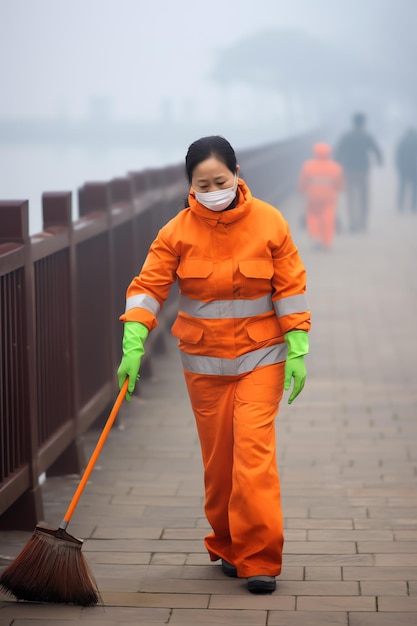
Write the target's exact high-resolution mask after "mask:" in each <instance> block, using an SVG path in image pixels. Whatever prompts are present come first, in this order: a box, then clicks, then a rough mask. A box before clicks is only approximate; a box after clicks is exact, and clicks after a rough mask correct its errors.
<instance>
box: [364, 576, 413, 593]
mask: <svg viewBox="0 0 417 626" xmlns="http://www.w3.org/2000/svg"><path fill="white" fill-rule="evenodd" d="M360 588H361V595H363V596H406V595H407V594H408V587H407V582H406V581H404V580H402V581H393V580H390V581H381V580H378V581H370V580H367V581H362V582H361V583H360Z"/></svg>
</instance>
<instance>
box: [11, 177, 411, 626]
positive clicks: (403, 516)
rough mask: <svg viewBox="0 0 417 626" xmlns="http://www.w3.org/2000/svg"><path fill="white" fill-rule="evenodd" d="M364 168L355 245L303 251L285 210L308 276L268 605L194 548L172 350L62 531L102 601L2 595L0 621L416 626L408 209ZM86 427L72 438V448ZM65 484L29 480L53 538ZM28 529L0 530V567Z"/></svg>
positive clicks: (191, 459) (285, 428)
mask: <svg viewBox="0 0 417 626" xmlns="http://www.w3.org/2000/svg"><path fill="white" fill-rule="evenodd" d="M386 176H387V174H386V172H385V171H382V172H379V173H375V176H374V194H373V216H372V220H371V226H370V233H369V235H367V236H365V235H358V236H351V235H347V234H340V235H339V236H338V237H337V239H336V241H335V244H334V249H333V250H332V251H331V252H327V253H324V252H315V251H313V250H312V248H311V245H310V242H309V241H308V239H307V235H306V233H305V231H302V230H300V229H299V218H298V210H299V205H298V201H297V200H296V199H295V198H293V199H292V200H291V201H289V202H288V203H287V204H286V205H285V206H283V207H282V210H283V212H284V213H286V214H288V215H289V216H290V218H289V219H290V223H291V224H292V226H293V235H294V238H295V240H296V241H297V243H298V245H299V248H300V251H301V254H302V257H303V259H304V262H305V264H306V266H307V269H308V274H309V300H310V303H311V308H312V311H313V332H312V335H311V354H310V355H309V357H308V370H309V377H308V382H307V386H306V388H305V390H304V392H303V394H302V395H301V396H300V397H299V398H298V399H297V400H296V402H295V403H294V404H293V405H292V406H291V407H289V406H288V405H287V404H283V405H282V409H281V411H280V414H279V417H278V420H277V433H278V460H279V466H280V471H281V479H282V489H283V506H284V514H285V518H286V529H287V530H286V543H285V555H284V570H283V573H282V575H281V577H280V578H279V579H278V586H277V591H276V592H275V593H274V594H272V595H267V596H254V595H251V594H249V593H248V592H247V591H246V587H245V581H242V580H237V579H228V578H226V577H225V576H223V575H222V573H221V571H220V567H219V566H218V565H217V564H211V563H210V562H209V561H208V558H207V555H206V553H205V550H204V547H203V537H204V534H205V533H206V531H207V524H206V521H205V518H204V514H203V481H202V465H201V460H200V452H199V444H198V440H197V435H196V430H195V427H194V423H193V417H192V413H191V410H190V406H189V403H188V398H187V395H186V391H185V386H184V382H183V379H182V373H181V367H180V361H179V356H178V353H177V350H176V348H175V342H174V340H173V339H170V340H169V341H170V343H171V345H172V349H170V350H169V351H168V352H167V353H166V354H165V355H164V356H163V357H161V358H160V359H159V360H158V366H157V368H156V370H155V371H156V377H155V379H154V380H151V381H145V380H143V381H142V382H141V386H140V397H137V398H134V400H133V401H132V403H131V404H130V405H127V404H126V405H124V407H123V409H122V413H121V418H120V420H119V423H118V426H117V427H116V428H115V429H114V430H113V432H112V433H111V436H110V438H109V441H108V442H107V444H106V447H105V449H104V451H103V453H102V456H101V457H100V459H99V465H98V467H97V468H96V469H95V471H94V473H93V476H92V480H91V483H90V484H89V485H88V487H87V490H86V492H85V493H84V495H83V497H82V499H81V501H80V504H79V506H78V509H77V511H76V513H75V516H74V518H73V520H72V522H71V524H70V527H69V531H70V532H71V534H73V535H76V536H79V537H83V538H85V540H86V541H85V544H84V546H83V553H84V555H85V556H86V558H87V560H88V561H89V563H90V565H91V566H92V569H93V571H94V574H95V576H96V578H97V581H98V585H99V588H100V591H101V594H102V598H103V606H98V607H94V608H82V607H77V606H59V605H37V604H28V603H17V602H14V601H13V600H10V599H7V598H6V597H5V596H0V626H6V625H7V626H8V625H10V624H13V626H24V625H29V624H30V625H31V626H33V625H35V624H36V625H39V626H48V625H49V624H51V625H53V626H64V625H65V626H69V625H70V624H73V623H74V624H75V623H77V624H78V623H81V624H86V626H87V624H90V623H91V624H100V626H115V625H123V626H137V625H138V624H140V625H141V626H151V625H152V626H155V625H159V624H161V625H162V624H170V625H179V626H185V625H187V624H193V625H195V624H198V625H199V626H208V625H209V624H210V625H211V626H212V625H213V624H222V625H229V624H230V625H234V626H236V625H237V624H239V626H244V625H248V626H249V625H250V626H306V625H308V626H326V625H331V626H392V625H393V624H395V625H396V626H406V625H407V626H411V625H414V624H416V623H417V485H416V481H417V476H416V475H417V445H416V437H417V384H416V373H417V367H416V348H417V345H416V330H415V328H416V323H415V320H414V317H415V315H416V311H417V278H416V275H417V271H416V270H417V244H416V237H417V215H410V214H407V215H398V214H396V212H395V207H394V202H393V199H394V189H393V185H392V184H391V182H390V180H386ZM96 440H97V431H95V432H90V433H89V434H88V435H87V436H86V437H85V445H86V449H87V453H88V452H89V451H91V450H92V447H93V445H94V444H95V442H96ZM76 484H77V478H76V477H74V476H69V477H67V478H65V479H62V478H61V479H48V480H47V481H46V482H45V484H44V487H43V488H44V493H45V511H46V517H47V520H46V522H47V523H48V524H49V525H50V526H51V527H53V528H56V527H57V526H58V525H59V522H60V521H61V517H62V515H63V513H64V511H65V509H66V507H67V504H68V502H69V500H70V498H71V495H72V493H73V491H74V489H75V487H76ZM28 538H29V535H28V534H27V533H21V532H11V533H5V532H3V533H0V554H1V555H2V557H1V558H0V565H2V566H4V565H6V564H7V560H6V559H4V558H3V557H5V556H6V557H7V556H9V557H13V556H15V555H16V554H17V553H18V552H19V551H20V550H21V548H22V547H23V546H24V545H25V543H26V541H27V540H28Z"/></svg>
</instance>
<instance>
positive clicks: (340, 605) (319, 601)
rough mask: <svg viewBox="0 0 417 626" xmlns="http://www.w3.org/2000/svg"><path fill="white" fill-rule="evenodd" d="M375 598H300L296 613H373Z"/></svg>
mask: <svg viewBox="0 0 417 626" xmlns="http://www.w3.org/2000/svg"><path fill="white" fill-rule="evenodd" d="M375 610H376V598H374V597H372V596H370V597H364V596H339V597H333V596H315V597H314V596H311V597H306V596H300V597H298V598H297V611H323V612H324V611H375Z"/></svg>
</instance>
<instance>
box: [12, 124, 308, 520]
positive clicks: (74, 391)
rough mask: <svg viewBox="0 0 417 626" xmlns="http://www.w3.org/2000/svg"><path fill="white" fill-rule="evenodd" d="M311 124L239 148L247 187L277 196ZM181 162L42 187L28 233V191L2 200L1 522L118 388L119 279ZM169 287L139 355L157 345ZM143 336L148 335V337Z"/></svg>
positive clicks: (74, 448) (177, 202) (172, 209)
mask: <svg viewBox="0 0 417 626" xmlns="http://www.w3.org/2000/svg"><path fill="white" fill-rule="evenodd" d="M311 141H312V137H311V136H303V137H299V138H295V139H292V140H288V141H285V142H279V143H275V144H271V145H269V146H264V147H261V148H258V149H254V150H247V151H242V152H241V153H240V154H239V155H238V157H239V159H238V160H239V163H240V164H241V167H242V175H243V177H244V178H246V179H247V181H248V182H249V184H250V187H251V189H252V192H253V193H254V195H257V196H260V197H262V198H264V199H266V200H268V199H269V200H270V201H273V202H278V201H279V200H281V199H282V198H284V197H285V196H286V195H287V194H288V193H289V192H290V191H291V190H292V189H294V186H295V180H296V176H297V173H298V170H299V167H300V165H301V162H302V161H303V160H304V158H305V157H306V156H308V154H309V151H310V147H311ZM187 192H188V184H187V182H186V180H185V176H184V168H183V165H182V164H180V165H173V166H169V167H165V168H161V169H150V170H144V171H139V172H130V173H128V175H127V176H125V177H121V178H115V179H113V180H111V181H109V182H97V183H95V182H88V183H85V184H84V185H83V186H82V187H81V188H80V189H79V192H78V193H79V195H78V205H79V219H77V220H76V221H72V195H71V192H60V193H44V194H43V196H42V210H43V230H42V232H40V233H37V234H36V235H33V236H29V234H28V210H29V209H28V203H27V201H0V351H1V361H0V453H1V457H0V528H15V529H19V528H21V529H31V528H33V526H34V525H35V524H36V523H37V522H38V521H39V520H41V519H42V518H43V505H42V497H41V488H40V485H39V476H40V475H41V474H42V473H44V472H47V473H48V474H49V475H53V474H55V475H57V474H58V475H59V474H65V473H80V472H81V471H82V469H83V467H84V463H85V459H84V454H83V449H82V445H81V435H82V434H83V433H84V432H85V431H86V430H87V429H88V428H89V427H90V426H91V425H92V424H93V422H95V421H96V420H97V419H98V418H99V417H101V416H102V415H104V414H105V413H106V412H107V411H108V409H109V407H110V406H111V404H112V403H113V401H114V398H115V395H116V393H117V379H116V375H115V373H116V370H117V366H118V364H119V361H120V355H121V339H122V330H123V328H122V324H121V323H120V322H119V319H118V318H119V316H120V314H121V313H122V312H123V310H124V305H125V294H126V288H127V286H128V284H129V283H130V281H131V279H132V277H133V276H134V275H135V274H137V273H138V271H139V269H140V267H141V266H142V264H143V261H144V259H145V256H146V254H147V251H148V248H149V245H150V243H151V242H152V240H153V239H154V237H155V235H156V233H157V231H158V230H159V228H160V227H161V226H162V225H163V224H164V223H166V222H167V221H168V220H169V219H170V218H171V217H173V216H174V215H175V214H176V213H177V212H178V211H179V210H181V209H182V208H183V207H184V199H185V198H186V196H187ZM176 296H177V291H176V289H175V288H174V289H172V290H171V295H170V297H169V299H168V302H167V303H166V305H165V306H164V308H163V310H162V312H161V316H160V324H159V326H158V327H157V329H155V330H154V331H153V332H152V333H151V335H150V336H149V339H148V342H151V343H152V344H153V345H152V346H150V349H148V350H147V353H146V356H145V359H144V361H143V364H142V367H141V375H142V376H146V375H149V374H150V373H151V370H152V357H151V356H148V355H150V354H152V353H155V351H156V352H157V351H159V350H161V349H163V347H164V332H165V330H166V328H167V327H168V326H169V324H170V323H171V321H172V320H173V317H174V315H175V312H176ZM148 342H147V343H148Z"/></svg>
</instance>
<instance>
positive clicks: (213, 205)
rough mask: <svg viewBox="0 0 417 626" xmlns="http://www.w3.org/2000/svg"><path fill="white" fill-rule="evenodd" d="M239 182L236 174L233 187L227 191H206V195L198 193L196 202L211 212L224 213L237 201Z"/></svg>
mask: <svg viewBox="0 0 417 626" xmlns="http://www.w3.org/2000/svg"><path fill="white" fill-rule="evenodd" d="M237 182H238V179H237V172H236V174H235V180H234V182H233V187H228V188H227V189H219V190H218V191H206V192H204V193H202V192H199V191H196V192H195V197H196V200H197V201H198V202H199V203H200V204H202V205H203V206H205V207H206V208H207V209H210V211H223V210H224V209H226V208H227V207H228V206H229V204H231V203H232V202H233V200H234V199H235V196H236V191H237Z"/></svg>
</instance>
